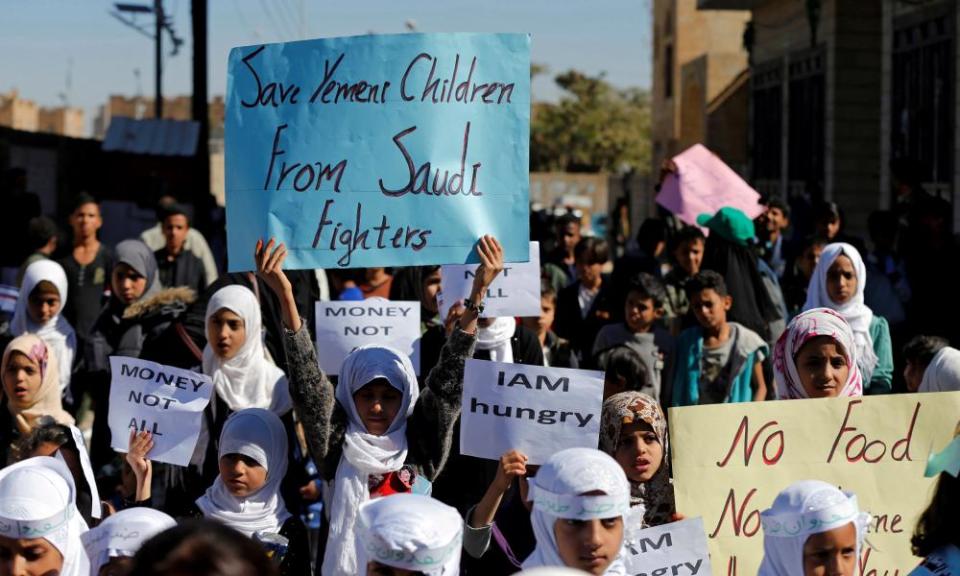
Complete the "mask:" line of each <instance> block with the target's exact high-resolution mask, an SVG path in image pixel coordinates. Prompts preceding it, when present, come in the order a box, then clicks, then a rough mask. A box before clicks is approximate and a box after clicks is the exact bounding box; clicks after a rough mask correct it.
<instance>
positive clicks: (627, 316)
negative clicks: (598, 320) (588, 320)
mask: <svg viewBox="0 0 960 576" xmlns="http://www.w3.org/2000/svg"><path fill="white" fill-rule="evenodd" d="M665 300H666V293H665V292H664V289H663V284H661V283H660V281H659V280H657V279H656V278H655V277H654V276H653V275H651V274H647V273H645V272H642V273H640V274H637V275H636V276H634V277H633V278H632V279H631V280H630V284H629V286H628V288H627V298H626V302H625V303H624V308H623V318H624V320H623V322H618V323H616V324H608V325H607V326H604V327H603V328H601V329H600V332H599V333H598V334H597V339H596V340H595V341H594V343H593V357H594V358H595V359H596V362H597V365H598V366H599V367H600V368H602V369H607V364H606V362H605V353H606V352H607V351H608V350H610V349H612V348H614V347H617V346H626V347H628V348H630V349H632V350H633V351H634V352H636V353H637V354H638V355H639V356H640V359H641V360H642V362H643V364H644V367H645V370H646V376H647V378H646V380H647V381H648V382H649V383H650V389H648V390H640V391H641V392H644V393H646V394H649V395H650V396H652V397H653V398H654V399H657V400H659V399H660V397H661V394H662V381H663V378H662V376H663V373H664V366H665V365H666V362H667V361H668V360H669V359H670V358H671V357H672V353H673V337H671V336H670V334H669V333H668V332H667V331H666V330H665V329H663V328H661V327H660V326H659V325H658V320H660V318H662V317H663V303H664V301H665Z"/></svg>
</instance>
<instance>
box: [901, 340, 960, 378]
mask: <svg viewBox="0 0 960 576" xmlns="http://www.w3.org/2000/svg"><path fill="white" fill-rule="evenodd" d="M903 357H904V360H906V363H907V365H906V367H905V368H904V369H903V379H904V381H905V382H906V383H907V390H908V391H910V392H950V391H955V390H960V350H957V349H956V348H951V347H950V343H949V342H948V341H947V340H946V339H944V338H940V337H939V336H915V337H914V338H913V339H912V340H910V341H909V342H907V345H906V346H904V347H903Z"/></svg>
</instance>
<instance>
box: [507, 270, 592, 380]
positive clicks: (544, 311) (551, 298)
mask: <svg viewBox="0 0 960 576" xmlns="http://www.w3.org/2000/svg"><path fill="white" fill-rule="evenodd" d="M556 311H557V292H556V291H555V290H554V289H553V284H552V283H551V282H550V281H549V280H547V279H541V281H540V315H539V316H530V317H525V318H521V319H520V322H521V324H523V326H524V327H525V328H526V329H527V330H530V331H531V332H533V333H534V334H536V335H537V340H539V341H540V346H541V347H542V348H543V363H544V365H545V366H552V367H554V368H578V367H579V363H578V362H577V356H576V354H574V353H573V348H572V347H571V346H570V342H569V341H568V340H565V339H564V338H561V337H559V336H557V335H556V334H555V333H554V332H553V330H552V328H553V318H554V316H556Z"/></svg>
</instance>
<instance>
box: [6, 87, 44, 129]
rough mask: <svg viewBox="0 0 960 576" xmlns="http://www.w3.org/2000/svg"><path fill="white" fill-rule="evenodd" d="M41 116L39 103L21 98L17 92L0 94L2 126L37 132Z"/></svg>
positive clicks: (11, 91)
mask: <svg viewBox="0 0 960 576" xmlns="http://www.w3.org/2000/svg"><path fill="white" fill-rule="evenodd" d="M39 114H40V109H39V107H38V106H37V103H36V102H34V101H33V100H25V99H23V98H21V97H20V94H19V92H17V90H10V91H9V92H7V93H0V126H6V127H8V128H13V129H14V130H23V131H25V132H36V131H37V124H38V121H39Z"/></svg>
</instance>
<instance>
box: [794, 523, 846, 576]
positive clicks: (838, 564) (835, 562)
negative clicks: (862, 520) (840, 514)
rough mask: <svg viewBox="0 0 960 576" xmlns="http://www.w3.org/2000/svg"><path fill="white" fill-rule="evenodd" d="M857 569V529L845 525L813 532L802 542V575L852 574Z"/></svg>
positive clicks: (836, 575)
mask: <svg viewBox="0 0 960 576" xmlns="http://www.w3.org/2000/svg"><path fill="white" fill-rule="evenodd" d="M856 570H857V529H856V527H855V526H854V525H853V523H852V522H851V523H850V524H847V525H846V526H841V527H840V528H834V529H833V530H828V531H826V532H821V533H819V534H813V535H812V536H810V537H809V538H807V541H806V542H805V543H804V544H803V574H804V576H853V574H854V573H855V572H856Z"/></svg>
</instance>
